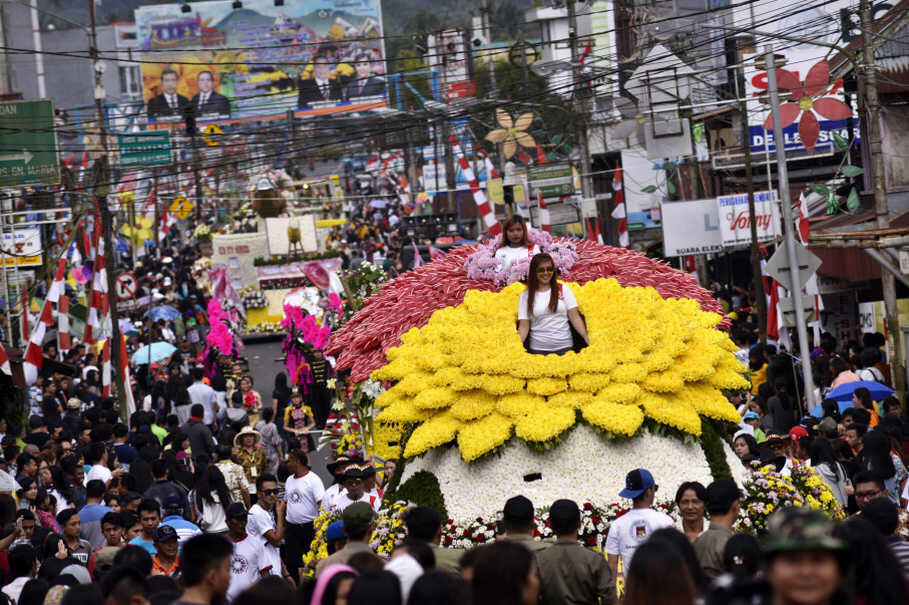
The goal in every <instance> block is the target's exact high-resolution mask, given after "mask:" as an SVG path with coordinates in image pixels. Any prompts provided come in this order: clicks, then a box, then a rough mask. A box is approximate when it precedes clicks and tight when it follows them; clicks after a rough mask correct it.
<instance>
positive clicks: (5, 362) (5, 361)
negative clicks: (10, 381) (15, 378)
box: [0, 343, 13, 376]
mask: <svg viewBox="0 0 909 605" xmlns="http://www.w3.org/2000/svg"><path fill="white" fill-rule="evenodd" d="M0 372H3V373H4V374H6V375H7V376H12V375H13V368H12V366H10V363H9V355H7V354H6V348H4V346H3V344H2V343H0Z"/></svg>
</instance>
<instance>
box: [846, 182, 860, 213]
mask: <svg viewBox="0 0 909 605" xmlns="http://www.w3.org/2000/svg"><path fill="white" fill-rule="evenodd" d="M858 207H859V196H858V192H857V191H856V190H855V187H853V188H852V189H850V190H849V197H848V198H846V208H848V209H849V210H855V209H856V208H858Z"/></svg>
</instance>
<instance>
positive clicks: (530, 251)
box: [496, 214, 540, 270]
mask: <svg viewBox="0 0 909 605" xmlns="http://www.w3.org/2000/svg"><path fill="white" fill-rule="evenodd" d="M539 252H540V247H539V246H537V245H536V244H534V243H533V242H532V241H530V237H528V235H527V224H526V223H525V222H524V218H523V217H521V216H520V215H517V214H512V215H511V216H509V217H508V218H507V219H505V222H504V223H502V245H501V246H499V248H498V250H496V258H497V259H499V260H500V261H501V263H502V268H503V269H505V270H508V269H509V268H510V267H511V266H512V265H514V264H516V263H519V262H521V261H522V260H524V259H525V258H530V259H532V258H533V257H534V255H536V254H539Z"/></svg>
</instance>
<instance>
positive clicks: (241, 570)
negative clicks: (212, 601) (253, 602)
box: [227, 534, 268, 601]
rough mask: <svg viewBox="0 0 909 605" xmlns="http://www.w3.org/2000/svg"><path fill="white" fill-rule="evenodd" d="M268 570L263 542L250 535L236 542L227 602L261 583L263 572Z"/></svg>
mask: <svg viewBox="0 0 909 605" xmlns="http://www.w3.org/2000/svg"><path fill="white" fill-rule="evenodd" d="M267 569H268V563H267V562H266V561H265V551H264V550H263V549H262V541H261V540H259V539H258V538H253V537H251V536H250V535H249V534H247V535H246V537H245V538H243V539H242V540H240V541H239V542H234V553H233V554H232V555H231V557H230V586H228V588H227V600H228V601H233V600H234V599H235V598H237V595H239V594H240V593H241V592H243V591H244V590H246V589H247V588H249V587H250V586H252V585H253V584H255V583H256V582H258V581H259V577H260V576H261V574H262V572H264V571H266V570H267Z"/></svg>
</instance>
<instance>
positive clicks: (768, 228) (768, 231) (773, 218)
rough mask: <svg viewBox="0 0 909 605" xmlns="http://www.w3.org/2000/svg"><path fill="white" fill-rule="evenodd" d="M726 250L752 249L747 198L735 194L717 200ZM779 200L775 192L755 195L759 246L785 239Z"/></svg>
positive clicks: (755, 216)
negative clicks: (736, 248)
mask: <svg viewBox="0 0 909 605" xmlns="http://www.w3.org/2000/svg"><path fill="white" fill-rule="evenodd" d="M716 203H717V212H718V216H719V219H720V232H721V233H722V237H723V246H724V247H726V248H732V247H735V246H750V245H751V215H750V213H749V212H748V194H747V193H734V194H732V195H721V196H719V197H717V198H716ZM779 206H780V203H779V198H777V195H776V190H774V191H772V192H771V191H755V192H754V222H755V224H756V225H757V238H758V241H759V242H767V241H771V240H775V239H776V238H777V237H780V236H782V234H783V231H782V228H781V227H780V211H779Z"/></svg>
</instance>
